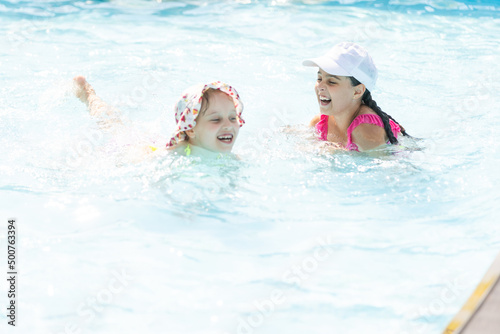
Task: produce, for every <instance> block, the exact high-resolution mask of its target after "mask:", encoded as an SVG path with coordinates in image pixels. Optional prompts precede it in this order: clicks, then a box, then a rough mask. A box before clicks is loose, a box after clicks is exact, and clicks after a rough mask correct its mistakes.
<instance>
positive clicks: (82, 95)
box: [73, 75, 96, 107]
mask: <svg viewBox="0 0 500 334" xmlns="http://www.w3.org/2000/svg"><path fill="white" fill-rule="evenodd" d="M73 83H74V87H75V90H74V93H75V96H76V97H77V98H79V99H80V101H82V102H83V103H85V104H86V105H87V107H88V106H89V103H90V102H91V101H93V100H94V99H95V97H96V94H95V90H94V88H92V86H91V85H90V84H89V83H88V82H87V80H86V79H85V77H84V76H81V75H77V76H76V77H74V78H73Z"/></svg>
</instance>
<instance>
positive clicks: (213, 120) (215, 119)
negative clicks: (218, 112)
mask: <svg viewBox="0 0 500 334" xmlns="http://www.w3.org/2000/svg"><path fill="white" fill-rule="evenodd" d="M218 121H219V119H218V118H214V119H211V120H210V122H218Z"/></svg>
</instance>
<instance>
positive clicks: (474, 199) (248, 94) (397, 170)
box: [0, 0, 500, 334]
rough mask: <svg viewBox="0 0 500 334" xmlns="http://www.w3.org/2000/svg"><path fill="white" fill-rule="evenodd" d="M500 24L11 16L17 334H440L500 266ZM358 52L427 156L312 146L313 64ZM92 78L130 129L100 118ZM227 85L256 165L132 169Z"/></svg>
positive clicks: (480, 7)
mask: <svg viewBox="0 0 500 334" xmlns="http://www.w3.org/2000/svg"><path fill="white" fill-rule="evenodd" d="M499 9H500V7H498V6H497V5H495V2H493V1H491V2H485V1H482V2H480V3H479V2H478V4H476V3H475V2H470V3H468V2H464V1H437V0H436V1H413V2H411V4H405V5H399V4H398V3H396V2H391V3H388V2H379V1H377V2H365V1H348V2H347V1H345V2H344V1H342V2H341V3H339V2H328V3H325V2H314V3H310V4H306V3H301V2H282V1H277V2H273V3H271V2H269V3H268V2H264V1H258V2H253V1H252V2H250V1H248V3H246V1H240V2H237V1H234V2H229V1H227V2H220V3H212V2H201V1H200V2H197V1H189V2H186V3H181V2H164V3H161V2H160V3H158V2H153V1H111V2H100V1H99V2H97V1H87V2H70V1H43V2H38V1H4V0H2V1H0V22H1V23H2V24H1V25H0V43H1V48H0V106H1V108H0V129H1V131H0V133H1V135H0V156H1V157H2V159H1V160H0V177H1V192H0V200H1V203H2V205H1V210H0V212H1V217H2V218H1V219H3V220H4V222H5V221H6V219H7V218H8V217H16V218H17V219H18V223H19V232H18V235H19V243H20V245H19V248H20V249H19V261H20V262H19V272H20V279H19V286H18V289H19V291H20V292H19V296H18V304H19V311H18V312H19V318H18V329H19V330H21V329H22V332H23V333H28V332H30V333H76V331H77V330H80V331H81V333H214V334H215V333H217V334H222V333H245V334H248V333H384V334H385V333H394V334H396V333H440V332H441V331H442V330H443V328H444V326H445V325H446V324H447V323H448V321H449V320H450V319H451V317H452V316H453V315H454V314H455V313H456V312H457V311H458V309H459V308H460V307H461V305H462V304H463V303H464V301H465V300H466V299H467V297H468V296H469V294H470V293H471V292H472V291H473V289H474V288H475V286H476V284H477V283H478V281H479V279H480V278H481V277H482V275H483V274H484V272H485V271H486V269H487V268H488V266H489V264H490V263H491V261H492V259H493V258H494V256H495V255H496V254H497V252H498V250H499V249H500V227H499V225H498V216H499V209H498V202H499V199H500V198H499V197H500V196H499V194H500V192H499V191H498V189H497V187H498V184H499V182H498V181H499V176H498V165H499V164H500V159H499V153H498V147H499V144H498V142H499V139H500V138H499V131H498V130H499V118H500V116H499V115H500V113H499V112H498V93H497V92H498V91H499V88H500V79H499V78H498V76H497V75H496V74H497V73H500V62H498V61H497V59H498V54H499V52H500V38H499V36H500V34H499V32H500V20H499V14H498V13H499V12H498V10H499ZM343 40H354V41H356V42H359V43H360V44H362V45H363V46H365V47H366V48H367V49H368V50H369V52H370V53H371V54H372V56H373V58H374V59H375V62H376V64H377V66H378V68H379V81H378V88H377V89H376V90H375V91H374V92H373V96H374V98H375V100H376V101H377V102H378V104H379V105H380V106H381V107H382V109H383V110H385V111H386V112H388V113H389V114H391V115H392V116H393V117H394V118H396V120H398V121H399V122H400V123H401V124H403V125H404V126H405V128H406V129H407V130H408V132H409V133H410V134H412V135H414V136H415V137H418V138H422V140H420V141H418V142H412V141H405V142H403V143H402V144H403V146H402V147H396V148H394V147H393V148H391V149H386V150H384V151H383V152H380V153H377V154H374V155H372V156H369V155H364V154H358V153H348V152H337V153H325V151H324V149H323V148H322V147H321V145H320V144H319V143H317V142H315V141H314V140H311V133H310V132H309V130H307V128H306V127H305V126H304V124H306V123H308V121H309V120H310V119H311V118H312V116H313V115H314V114H315V113H317V109H318V108H317V103H316V101H315V96H314V92H313V86H314V83H315V78H316V75H315V70H314V69H312V68H306V67H303V66H301V62H302V59H304V58H307V57H311V56H317V55H319V54H321V53H323V52H325V51H326V50H327V49H328V48H329V47H331V46H332V45H333V44H335V43H337V42H340V41H343ZM77 74H82V75H85V76H86V77H87V78H88V80H89V81H90V82H91V83H92V84H93V85H94V87H95V88H96V91H97V93H98V95H99V96H101V97H102V98H103V99H104V100H105V101H107V102H109V103H110V104H112V105H114V106H115V107H116V108H117V109H119V110H121V111H122V113H123V115H122V117H123V119H124V120H125V122H124V125H123V127H120V128H118V129H117V130H116V131H113V130H112V129H108V130H106V129H102V126H101V124H99V123H98V122H96V120H95V119H92V118H91V117H90V116H89V115H88V113H87V111H86V109H85V107H84V105H83V104H82V103H81V102H80V101H78V100H77V99H76V98H75V97H74V96H72V94H71V78H72V77H73V76H75V75H77ZM214 79H217V80H223V81H226V82H228V83H230V84H232V85H233V86H234V87H236V89H237V90H238V91H239V93H240V95H241V97H242V99H243V101H244V103H245V110H244V114H243V115H244V118H245V120H246V122H247V123H246V125H245V126H244V127H243V128H242V129H241V131H240V136H239V138H238V141H237V143H236V145H235V148H234V152H235V153H237V154H238V155H239V156H240V158H241V160H239V161H231V160H206V159H199V158H178V157H173V156H171V155H168V154H159V155H157V156H155V157H153V158H150V159H139V161H134V160H136V159H135V158H134V157H135V155H134V153H133V152H132V153H131V152H130V151H129V150H127V148H129V147H131V146H133V144H136V143H152V142H154V143H155V145H157V146H162V145H163V144H164V143H165V142H166V140H167V137H168V135H169V134H170V131H171V129H172V126H173V123H174V117H173V114H172V105H173V104H174V102H175V100H176V99H177V98H178V96H179V95H180V93H181V91H182V90H183V89H185V88H186V87H188V86H190V85H192V84H195V83H199V82H205V81H210V80H214ZM285 125H289V126H291V127H289V128H285V127H284V126H285ZM2 225H3V226H5V225H6V223H5V224H2ZM1 230H2V232H1V233H0V236H1V237H2V239H1V241H2V243H1V244H2V245H4V246H5V242H4V241H5V227H2V229H1ZM2 248H4V247H3V246H2ZM0 254H1V255H0V260H1V262H2V263H5V261H6V254H5V252H4V251H2V252H0ZM0 288H1V289H2V291H3V292H2V294H1V295H2V297H1V298H0V300H2V301H6V297H5V296H6V290H7V286H6V283H5V281H4V280H2V283H1V284H0ZM2 305H6V304H5V303H4V302H2ZM2 310H4V311H3V312H2V315H0V320H1V322H2V327H4V324H5V323H6V322H7V318H6V317H5V307H2Z"/></svg>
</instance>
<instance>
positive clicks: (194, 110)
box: [167, 81, 245, 147]
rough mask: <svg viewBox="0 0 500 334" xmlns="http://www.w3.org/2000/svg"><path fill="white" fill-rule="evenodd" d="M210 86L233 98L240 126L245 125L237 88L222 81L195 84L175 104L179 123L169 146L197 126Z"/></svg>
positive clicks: (183, 138)
mask: <svg viewBox="0 0 500 334" xmlns="http://www.w3.org/2000/svg"><path fill="white" fill-rule="evenodd" d="M210 88H212V89H217V90H220V91H221V92H223V93H226V94H227V95H229V97H231V98H232V99H233V102H234V107H235V108H236V115H237V116H238V122H239V123H240V127H241V126H243V124H244V123H245V121H244V120H243V118H241V113H242V112H243V103H242V102H241V100H240V96H239V95H238V92H237V91H236V89H234V88H233V87H231V86H229V85H228V84H226V83H223V82H220V81H215V82H211V83H208V84H205V85H203V84H201V85H195V86H192V87H189V88H188V89H187V90H186V91H184V93H183V94H182V97H181V98H180V99H179V101H178V102H177V104H176V105H175V122H176V124H177V125H176V128H175V131H174V133H173V135H172V138H171V139H170V141H169V142H168V143H167V147H171V146H174V145H176V144H178V143H179V142H180V141H182V140H185V139H186V134H185V133H184V132H185V131H187V130H190V129H192V128H194V127H195V125H196V117H198V113H199V112H200V109H201V102H202V97H203V94H204V93H205V92H206V91H207V90H208V89H210Z"/></svg>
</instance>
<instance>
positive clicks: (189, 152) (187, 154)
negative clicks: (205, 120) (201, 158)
mask: <svg viewBox="0 0 500 334" xmlns="http://www.w3.org/2000/svg"><path fill="white" fill-rule="evenodd" d="M184 152H185V153H186V157H189V156H190V155H191V147H190V146H189V144H187V146H186V149H185V150H184Z"/></svg>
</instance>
